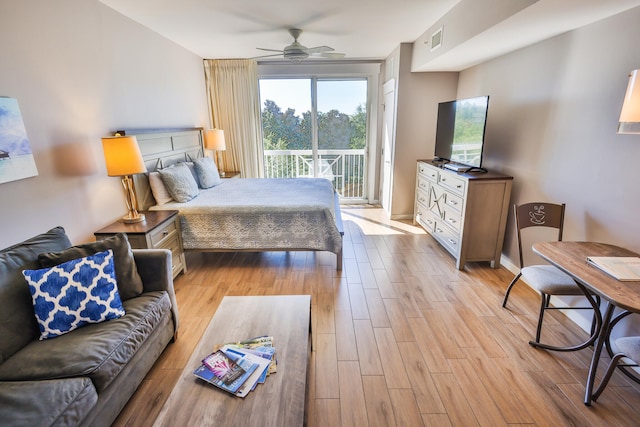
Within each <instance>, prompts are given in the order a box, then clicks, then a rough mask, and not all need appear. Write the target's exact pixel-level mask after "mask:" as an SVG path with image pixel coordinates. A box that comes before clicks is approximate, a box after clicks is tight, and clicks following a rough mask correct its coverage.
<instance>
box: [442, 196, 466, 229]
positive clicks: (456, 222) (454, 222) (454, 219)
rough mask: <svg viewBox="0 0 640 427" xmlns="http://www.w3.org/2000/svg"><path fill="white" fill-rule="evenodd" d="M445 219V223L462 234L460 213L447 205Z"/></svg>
mask: <svg viewBox="0 0 640 427" xmlns="http://www.w3.org/2000/svg"><path fill="white" fill-rule="evenodd" d="M448 195H450V194H448ZM443 219H444V222H445V223H447V225H449V226H450V227H451V228H453V229H454V230H455V231H457V232H458V233H460V228H461V227H462V216H461V215H460V212H458V211H457V210H456V209H454V208H452V207H451V206H449V205H447V204H445V206H444V215H443Z"/></svg>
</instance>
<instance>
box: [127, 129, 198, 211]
mask: <svg viewBox="0 0 640 427" xmlns="http://www.w3.org/2000/svg"><path fill="white" fill-rule="evenodd" d="M124 132H125V134H126V135H134V136H135V137H136V139H137V140H138V146H139V147H140V152H141V153H142V158H143V159H144V163H145V165H146V166H147V170H148V171H149V172H153V171H155V170H156V169H160V168H163V167H167V166H170V165H172V164H175V163H180V162H185V161H190V160H193V159H197V158H199V157H203V156H204V145H203V128H181V129H131V130H125V131H124ZM133 183H134V186H135V192H136V198H137V200H138V208H139V209H140V210H143V211H144V210H147V209H149V207H150V206H153V205H155V204H156V202H155V200H154V198H153V195H152V194H151V188H150V187H149V179H148V177H147V175H145V174H137V175H134V176H133Z"/></svg>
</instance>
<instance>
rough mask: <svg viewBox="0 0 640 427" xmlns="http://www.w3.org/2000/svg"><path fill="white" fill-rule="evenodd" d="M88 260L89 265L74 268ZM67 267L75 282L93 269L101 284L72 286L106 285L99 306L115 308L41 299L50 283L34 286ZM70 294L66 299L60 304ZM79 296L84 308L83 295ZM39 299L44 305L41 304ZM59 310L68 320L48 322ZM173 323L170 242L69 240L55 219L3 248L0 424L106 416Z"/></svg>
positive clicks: (68, 422) (122, 400)
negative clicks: (76, 308) (141, 245)
mask: <svg viewBox="0 0 640 427" xmlns="http://www.w3.org/2000/svg"><path fill="white" fill-rule="evenodd" d="M92 263H94V264H95V265H94V264H92ZM87 265H90V266H92V267H91V268H90V269H87V270H86V271H90V272H91V273H90V274H89V273H87V274H84V273H82V274H81V272H82V271H85V270H83V269H85V267H86V266H87ZM95 266H99V267H100V269H98V268H97V267H96V268H94V267H95ZM72 268H76V269H77V270H74V271H75V273H73V274H74V275H73V276H69V277H73V280H71V279H69V280H68V281H69V282H71V281H74V280H76V279H77V280H78V281H79V283H80V285H78V286H81V285H82V284H83V283H84V281H86V280H89V281H90V280H91V277H94V276H91V274H94V272H95V271H99V273H96V274H99V275H100V279H99V281H96V282H91V283H94V284H95V283H98V284H99V286H98V285H95V288H91V290H88V289H89V288H86V289H84V288H79V289H80V291H78V290H77V289H76V293H78V292H79V293H80V294H81V295H83V296H88V295H91V298H93V295H94V289H98V288H99V289H102V290H104V289H107V290H108V292H109V293H108V295H109V298H110V299H109V300H108V303H106V305H105V306H108V308H107V309H106V313H110V312H113V311H114V310H115V311H116V312H117V313H119V314H118V315H116V316H112V317H108V316H107V317H105V319H100V318H99V317H96V318H94V319H93V320H83V319H84V318H83V317H81V316H80V315H78V314H77V313H75V314H74V313H72V315H68V316H66V317H65V315H64V313H63V312H62V309H60V308H59V307H58V305H57V304H59V305H61V304H62V302H59V303H55V304H53V303H50V301H49V302H47V301H48V300H47V298H49V297H50V296H51V295H54V296H55V293H52V294H47V296H46V298H45V297H44V296H43V295H42V294H39V292H51V290H50V287H51V286H53V285H52V283H56V280H63V281H66V280H67V278H65V277H67V276H65V274H66V273H65V271H71V269H72ZM102 275H104V276H105V277H106V278H102ZM87 277H89V279H87ZM96 277H97V276H96ZM34 278H35V279H34ZM61 278H62V279H61ZM53 279H56V280H53ZM36 284H37V286H36ZM74 285H77V284H76V283H75V282H74ZM112 285H113V286H112ZM47 286H49V288H47ZM92 286H94V285H92ZM74 289H75V288H74ZM85 290H86V292H84V291H85ZM116 290H117V291H116ZM58 292H60V289H58ZM65 292H68V291H65ZM101 292H102V291H101ZM68 293H70V292H68ZM67 296H68V295H67V294H65V298H66V297H67ZM60 301H62V300H60ZM69 301H71V302H69ZM43 302H44V303H45V304H44V305H43V304H42V303H43ZM76 302H77V299H73V298H70V299H67V300H65V302H64V304H66V306H65V307H64V309H65V310H67V309H68V308H69V307H71V306H72V305H73V304H75V303H76ZM47 304H48V305H47ZM78 304H79V303H78ZM82 304H85V305H83V307H84V308H83V310H84V309H87V310H88V307H89V305H90V299H89V300H86V301H85V302H83V303H82ZM91 304H93V303H91ZM42 307H45V308H46V309H50V310H51V311H49V312H46V313H45V314H43V313H42V311H41V310H42ZM92 307H94V308H95V307H99V309H97V313H102V311H101V310H103V309H104V307H103V306H102V305H96V304H93V305H92ZM56 310H58V311H56ZM118 310H119V311H118ZM81 312H82V316H84V315H85V314H86V313H87V312H89V311H81ZM46 316H49V317H48V318H47V317H46ZM66 318H68V319H69V320H70V321H71V323H69V324H66V325H65V326H60V324H62V323H64V322H62V323H55V322H50V323H47V322H48V321H49V320H51V319H56V322H57V320H60V319H66ZM46 319H49V320H46ZM74 322H75V323H74ZM65 327H66V328H67V329H68V330H67V329H64V328H65ZM56 328H61V329H56ZM177 330H178V307H177V304H176V299H175V293H174V290H173V279H172V273H171V252H170V251H168V250H165V249H140V250H138V249H136V250H132V249H131V246H130V245H129V242H128V240H127V237H126V235H125V234H119V235H116V236H113V237H112V238H109V239H105V240H100V241H98V242H92V243H88V244H84V245H76V246H72V244H71V242H70V240H69V238H68V236H67V235H66V233H65V230H64V229H63V228H62V227H55V228H53V229H51V230H49V231H47V232H45V233H42V234H40V235H38V236H35V237H33V238H30V239H28V240H25V241H23V242H21V243H19V244H16V245H13V246H11V247H8V248H6V249H3V250H1V251H0V424H1V425H3V426H75V425H80V426H109V425H111V424H112V422H113V421H114V420H115V418H116V417H117V416H118V414H119V413H120V411H121V410H122V408H123V407H124V406H125V404H126V403H127V401H128V400H129V398H130V397H131V396H132V394H133V393H134V392H135V390H136V388H137V387H138V385H139V384H140V383H141V382H142V380H143V379H144V377H145V376H146V374H147V372H148V371H149V370H150V369H151V367H152V366H153V364H154V363H155V361H156V360H157V359H158V357H159V356H160V354H161V353H162V352H163V350H164V349H165V347H166V346H167V345H168V344H169V343H170V342H171V341H172V340H174V339H175V338H176V337H177ZM52 331H53V332H52ZM45 332H46V333H45ZM47 334H48V335H47Z"/></svg>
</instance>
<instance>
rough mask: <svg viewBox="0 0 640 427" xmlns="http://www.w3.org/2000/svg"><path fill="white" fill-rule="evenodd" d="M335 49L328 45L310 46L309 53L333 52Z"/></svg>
mask: <svg viewBox="0 0 640 427" xmlns="http://www.w3.org/2000/svg"><path fill="white" fill-rule="evenodd" d="M334 50H335V49H334V48H332V47H329V46H316V47H310V48H309V53H322V52H333V51H334Z"/></svg>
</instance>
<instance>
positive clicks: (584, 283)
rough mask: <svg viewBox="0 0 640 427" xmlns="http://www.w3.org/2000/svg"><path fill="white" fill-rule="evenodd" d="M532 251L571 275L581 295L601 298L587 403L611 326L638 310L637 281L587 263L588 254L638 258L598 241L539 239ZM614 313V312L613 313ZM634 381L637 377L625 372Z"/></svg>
mask: <svg viewBox="0 0 640 427" xmlns="http://www.w3.org/2000/svg"><path fill="white" fill-rule="evenodd" d="M533 251H534V252H535V253H536V254H538V255H539V256H540V257H542V258H543V259H545V260H546V261H548V262H549V263H550V264H552V265H555V266H556V267H558V268H559V269H560V270H562V271H564V272H565V273H567V274H568V275H569V276H571V277H572V278H573V279H574V280H575V281H576V283H577V284H578V286H579V287H580V289H582V291H583V292H584V293H585V296H586V297H587V298H589V299H591V300H592V301H593V297H594V295H597V296H599V297H600V298H601V300H602V302H603V304H604V307H603V308H604V312H603V314H601V313H596V315H597V316H601V318H600V319H598V320H600V321H599V322H596V323H597V326H596V328H597V330H596V332H595V333H596V334H597V338H596V339H595V340H594V348H593V356H592V358H591V364H590V366H589V374H588V377H587V383H586V390H585V396H584V403H585V405H587V406H589V405H591V402H592V400H593V398H594V387H595V380H596V373H597V371H598V364H599V362H600V357H601V355H602V350H603V348H605V346H606V348H607V349H608V351H609V353H610V354H611V353H612V352H613V350H612V345H611V342H610V338H611V332H612V330H613V327H614V326H615V325H616V324H617V323H618V322H619V321H620V320H621V319H622V318H624V317H626V316H628V315H629V314H632V313H640V281H621V280H618V279H616V278H614V277H613V276H611V275H609V274H607V273H605V272H604V271H602V270H601V269H600V268H598V267H596V266H594V265H592V264H591V263H588V262H587V258H589V257H640V255H638V254H637V253H635V252H633V251H631V250H628V249H625V248H621V247H619V246H615V245H611V244H607V243H598V242H573V241H555V242H539V243H535V244H534V245H533ZM614 314H615V315H614ZM625 373H626V374H627V376H629V377H630V378H631V379H633V380H635V381H636V382H640V379H639V378H638V377H636V376H633V374H630V373H628V371H626V372H625Z"/></svg>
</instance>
